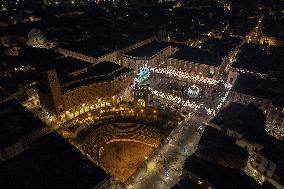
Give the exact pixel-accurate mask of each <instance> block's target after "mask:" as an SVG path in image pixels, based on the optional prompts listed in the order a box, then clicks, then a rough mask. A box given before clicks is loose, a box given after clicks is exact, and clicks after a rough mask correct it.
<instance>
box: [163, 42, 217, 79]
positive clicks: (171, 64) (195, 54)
mask: <svg viewBox="0 0 284 189" xmlns="http://www.w3.org/2000/svg"><path fill="white" fill-rule="evenodd" d="M177 49H178V50H177V52H176V53H174V54H173V55H172V56H170V57H169V59H168V60H167V62H166V64H167V67H168V68H170V69H173V70H176V71H184V72H187V73H189V74H190V75H192V76H199V77H205V78H212V79H219V76H220V73H221V67H220V66H221V61H220V60H219V59H218V58H216V57H214V56H213V55H211V54H209V53H208V52H207V51H203V50H200V49H198V48H193V47H188V46H184V45H179V46H178V48H177Z"/></svg>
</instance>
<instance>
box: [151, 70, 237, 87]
mask: <svg viewBox="0 0 284 189" xmlns="http://www.w3.org/2000/svg"><path fill="white" fill-rule="evenodd" d="M150 71H151V72H155V73H158V74H165V75H168V76H170V77H175V78H179V79H188V80H192V81H194V82H200V83H205V84H209V85H217V84H220V83H221V84H223V85H224V86H225V88H226V89H231V87H232V85H231V84H227V83H225V82H224V81H223V80H215V79H212V78H207V77H204V76H199V75H197V76H193V75H190V74H189V73H187V72H183V71H177V70H173V69H168V68H157V67H153V68H150Z"/></svg>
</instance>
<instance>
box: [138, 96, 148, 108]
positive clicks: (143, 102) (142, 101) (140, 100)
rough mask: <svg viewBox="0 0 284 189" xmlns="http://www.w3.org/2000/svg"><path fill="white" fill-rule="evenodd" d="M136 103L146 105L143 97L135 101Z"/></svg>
mask: <svg viewBox="0 0 284 189" xmlns="http://www.w3.org/2000/svg"><path fill="white" fill-rule="evenodd" d="M137 105H138V107H145V106H146V102H145V100H144V99H142V98H139V99H138V101H137Z"/></svg>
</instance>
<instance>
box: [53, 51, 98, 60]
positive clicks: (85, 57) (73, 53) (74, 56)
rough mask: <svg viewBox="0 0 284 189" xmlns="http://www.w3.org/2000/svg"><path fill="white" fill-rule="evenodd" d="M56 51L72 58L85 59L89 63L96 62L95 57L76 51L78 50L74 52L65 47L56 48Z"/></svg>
mask: <svg viewBox="0 0 284 189" xmlns="http://www.w3.org/2000/svg"><path fill="white" fill-rule="evenodd" d="M56 51H57V52H60V53H61V54H63V55H65V56H70V57H72V58H77V59H79V60H83V61H86V62H90V63H96V62H97V59H96V58H93V57H90V56H87V55H84V54H81V53H78V52H74V51H70V50H66V49H62V48H58V49H57V50H56Z"/></svg>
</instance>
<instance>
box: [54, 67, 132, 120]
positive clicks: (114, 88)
mask: <svg viewBox="0 0 284 189" xmlns="http://www.w3.org/2000/svg"><path fill="white" fill-rule="evenodd" d="M133 81H134V76H133V72H130V73H128V74H125V75H122V76H120V77H117V78H115V79H113V80H111V81H105V82H100V83H93V84H90V85H85V86H80V87H78V88H76V89H74V90H71V91H68V92H65V93H64V94H63V102H64V112H63V113H62V114H60V116H61V117H63V118H68V119H72V118H73V117H76V116H78V115H80V114H83V113H85V112H88V111H90V110H92V109H95V106H96V107H97V106H100V107H106V106H114V105H116V104H117V103H118V102H120V100H121V98H122V94H123V93H124V92H125V90H127V89H128V88H129V87H130V86H131V85H133Z"/></svg>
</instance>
